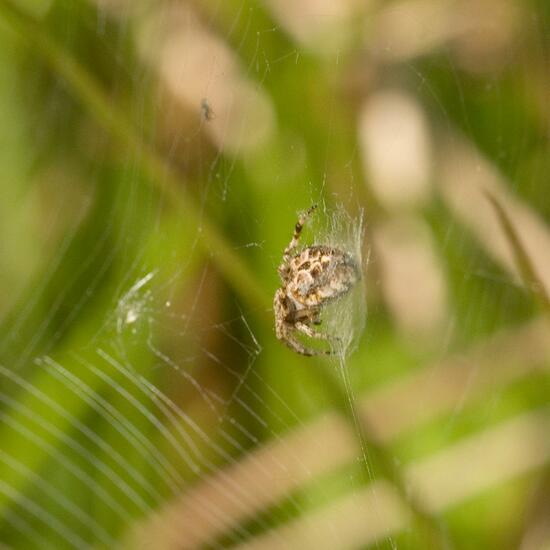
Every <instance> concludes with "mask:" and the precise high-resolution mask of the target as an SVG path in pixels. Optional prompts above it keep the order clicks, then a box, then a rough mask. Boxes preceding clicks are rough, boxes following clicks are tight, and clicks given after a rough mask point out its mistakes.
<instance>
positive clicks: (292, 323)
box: [273, 205, 360, 355]
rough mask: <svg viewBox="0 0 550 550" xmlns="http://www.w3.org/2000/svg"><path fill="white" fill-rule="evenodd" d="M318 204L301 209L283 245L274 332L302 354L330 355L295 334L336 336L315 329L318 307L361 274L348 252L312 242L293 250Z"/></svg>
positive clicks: (334, 339) (338, 295) (330, 338)
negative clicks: (308, 344) (291, 232)
mask: <svg viewBox="0 0 550 550" xmlns="http://www.w3.org/2000/svg"><path fill="white" fill-rule="evenodd" d="M316 208H317V205H313V206H312V207H311V208H310V209H309V210H307V211H306V212H305V213H303V214H302V215H301V216H300V218H299V219H298V223H296V228H295V230H294V235H293V237H292V240H291V241H290V243H289V244H288V246H287V247H286V248H285V251H284V253H283V262H282V264H281V265H280V266H279V269H278V271H279V275H280V277H281V281H282V286H281V287H280V288H279V289H277V292H275V298H274V300H273V310H274V313H275V335H276V336H277V338H278V339H279V340H282V341H283V342H284V343H285V344H286V345H287V346H288V347H289V348H290V349H292V350H293V351H295V352H297V353H300V354H302V355H321V354H325V355H330V354H332V353H333V351H332V350H316V349H312V348H308V347H306V346H304V345H303V344H302V343H301V342H299V341H298V340H297V339H296V337H295V332H296V331H298V332H301V333H302V334H305V335H307V336H309V337H310V338H315V339H317V340H326V341H327V342H329V343H331V342H337V341H338V340H339V339H338V338H337V337H334V336H330V335H329V334H326V333H324V332H319V331H317V330H315V329H314V328H313V327H312V326H311V324H314V325H320V324H321V319H320V316H321V310H322V308H323V307H325V306H326V305H327V304H329V303H332V302H334V301H336V300H338V299H339V298H341V297H342V296H343V295H344V294H346V293H347V292H349V290H350V289H351V288H352V287H353V285H354V284H355V283H356V282H357V281H358V279H359V277H360V273H359V268H358V266H357V264H356V262H355V261H354V259H353V258H352V257H351V255H350V254H348V253H347V252H344V251H343V250H340V249H338V248H335V247H333V246H327V245H312V246H308V247H307V248H304V249H303V250H302V251H301V252H296V249H297V246H298V240H299V239H300V233H301V232H302V229H303V227H304V224H305V223H306V221H307V219H308V218H309V217H310V216H311V214H312V213H313V211H314V210H315V209H316Z"/></svg>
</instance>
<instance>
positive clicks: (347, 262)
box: [287, 245, 359, 307]
mask: <svg viewBox="0 0 550 550" xmlns="http://www.w3.org/2000/svg"><path fill="white" fill-rule="evenodd" d="M290 272H291V273H292V276H291V278H290V281H289V282H288V285H287V289H288V293H289V295H290V296H291V297H292V299H293V301H294V302H295V303H296V305H297V306H298V307H299V306H300V305H301V306H302V307H318V306H320V305H324V304H326V303H328V302H330V301H333V300H335V299H337V298H339V297H340V296H342V295H343V294H345V293H346V292H348V291H349V290H350V288H351V287H352V286H353V285H354V284H355V283H356V282H357V280H358V278H359V270H358V268H357V266H356V264H355V262H354V261H353V259H352V258H351V256H350V255H349V254H347V253H346V252H343V251H342V250H340V249H338V248H334V247H329V246H322V245H317V246H310V247H308V248H306V249H304V250H302V252H300V254H297V255H296V256H295V257H294V258H293V259H292V260H291V262H290Z"/></svg>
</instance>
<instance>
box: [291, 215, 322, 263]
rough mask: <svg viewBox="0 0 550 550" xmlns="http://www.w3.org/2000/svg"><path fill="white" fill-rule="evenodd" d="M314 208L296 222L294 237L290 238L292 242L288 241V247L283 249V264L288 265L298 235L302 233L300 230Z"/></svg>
mask: <svg viewBox="0 0 550 550" xmlns="http://www.w3.org/2000/svg"><path fill="white" fill-rule="evenodd" d="M316 208H317V205H316V204H314V205H312V206H310V207H309V208H308V209H307V210H306V211H305V212H304V213H302V215H301V216H300V217H299V218H298V221H297V222H296V226H295V228H294V235H293V236H292V240H291V241H290V243H288V246H287V247H286V248H285V251H284V252H283V260H284V262H285V263H288V262H289V261H290V257H291V253H292V252H293V251H294V250H295V249H296V247H297V246H298V241H299V240H300V234H301V233H302V229H303V228H304V225H305V223H306V221H307V220H308V218H309V217H310V216H311V214H313V212H314V210H315V209H316Z"/></svg>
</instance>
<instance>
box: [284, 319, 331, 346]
mask: <svg viewBox="0 0 550 550" xmlns="http://www.w3.org/2000/svg"><path fill="white" fill-rule="evenodd" d="M294 326H295V327H296V330H299V331H300V332H303V333H304V334H305V335H306V336H309V337H310V338H315V339H316V340H328V341H329V342H330V341H332V342H334V341H338V340H340V338H338V337H336V336H331V335H330V334H327V333H326V332H320V331H318V330H315V329H314V328H311V327H310V326H309V325H307V324H306V323H302V322H301V321H296V323H295V325H294Z"/></svg>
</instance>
